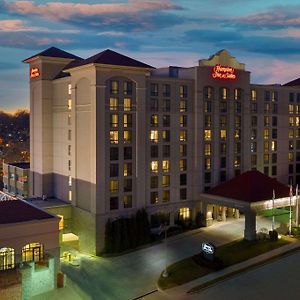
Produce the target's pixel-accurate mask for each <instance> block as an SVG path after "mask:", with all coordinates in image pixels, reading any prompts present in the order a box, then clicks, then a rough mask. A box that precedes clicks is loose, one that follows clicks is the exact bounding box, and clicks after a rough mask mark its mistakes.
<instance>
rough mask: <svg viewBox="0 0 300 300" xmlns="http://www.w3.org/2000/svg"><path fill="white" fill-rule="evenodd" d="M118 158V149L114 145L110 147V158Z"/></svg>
mask: <svg viewBox="0 0 300 300" xmlns="http://www.w3.org/2000/svg"><path fill="white" fill-rule="evenodd" d="M118 159H119V149H118V148H116V147H113V148H110V160H118Z"/></svg>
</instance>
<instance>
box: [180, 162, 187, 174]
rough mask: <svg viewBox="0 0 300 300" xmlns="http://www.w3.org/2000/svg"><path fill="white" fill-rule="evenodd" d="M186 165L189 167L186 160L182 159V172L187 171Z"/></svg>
mask: <svg viewBox="0 0 300 300" xmlns="http://www.w3.org/2000/svg"><path fill="white" fill-rule="evenodd" d="M186 165H187V163H186V159H180V160H179V170H180V172H184V171H186Z"/></svg>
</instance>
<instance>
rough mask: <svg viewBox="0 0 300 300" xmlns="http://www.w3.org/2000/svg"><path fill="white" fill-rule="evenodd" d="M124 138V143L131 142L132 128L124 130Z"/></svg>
mask: <svg viewBox="0 0 300 300" xmlns="http://www.w3.org/2000/svg"><path fill="white" fill-rule="evenodd" d="M123 138H124V143H127V144H128V143H131V141H132V134H131V130H124V132H123Z"/></svg>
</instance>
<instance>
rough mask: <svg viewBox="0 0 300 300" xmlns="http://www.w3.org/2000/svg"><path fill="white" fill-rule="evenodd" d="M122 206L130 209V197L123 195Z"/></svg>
mask: <svg viewBox="0 0 300 300" xmlns="http://www.w3.org/2000/svg"><path fill="white" fill-rule="evenodd" d="M123 206H124V208H132V195H124V198H123Z"/></svg>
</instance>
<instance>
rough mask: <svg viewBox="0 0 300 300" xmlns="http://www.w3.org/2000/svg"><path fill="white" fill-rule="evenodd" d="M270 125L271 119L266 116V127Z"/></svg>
mask: <svg viewBox="0 0 300 300" xmlns="http://www.w3.org/2000/svg"><path fill="white" fill-rule="evenodd" d="M269 125H270V118H269V117H267V116H264V126H269Z"/></svg>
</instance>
